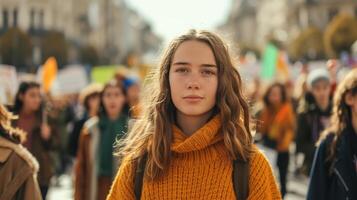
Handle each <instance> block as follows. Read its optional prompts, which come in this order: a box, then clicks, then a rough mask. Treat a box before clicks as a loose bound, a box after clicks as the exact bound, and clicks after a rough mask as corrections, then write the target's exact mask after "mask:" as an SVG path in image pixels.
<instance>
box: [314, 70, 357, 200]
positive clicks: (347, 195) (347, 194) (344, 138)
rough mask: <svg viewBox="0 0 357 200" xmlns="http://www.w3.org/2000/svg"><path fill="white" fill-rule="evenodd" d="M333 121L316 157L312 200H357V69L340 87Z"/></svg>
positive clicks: (335, 99)
mask: <svg viewBox="0 0 357 200" xmlns="http://www.w3.org/2000/svg"><path fill="white" fill-rule="evenodd" d="M331 121H332V123H331V125H330V127H329V128H328V129H327V130H326V131H325V132H324V134H323V135H322V137H321V138H320V144H319V147H318V149H317V151H316V154H315V158H314V162H313V166H312V170H311V179H310V184H309V189H308V195H307V199H308V200H310V199H311V200H320V199H321V200H329V199H331V200H332V199H333V200H335V199H349V200H354V199H357V190H356V186H357V69H354V70H352V71H351V72H350V73H349V74H348V75H347V76H346V77H345V79H344V80H343V81H342V82H341V83H340V85H339V86H338V88H337V90H336V93H335V96H334V107H333V116H332V120H331Z"/></svg>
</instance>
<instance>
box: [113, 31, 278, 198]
mask: <svg viewBox="0 0 357 200" xmlns="http://www.w3.org/2000/svg"><path fill="white" fill-rule="evenodd" d="M148 83H149V85H148V86H147V87H148V88H147V89H146V90H144V91H146V92H147V93H148V94H145V95H144V96H143V97H144V98H145V99H144V100H146V102H143V105H144V106H145V107H144V108H143V113H142V115H141V116H140V118H139V119H138V120H137V122H135V124H134V126H133V127H132V129H131V130H130V132H129V133H128V135H127V136H126V137H125V138H124V139H123V140H121V142H119V144H118V145H117V147H118V150H117V153H118V154H119V158H120V159H123V161H122V162H121V165H120V169H119V170H118V173H117V176H116V178H115V180H114V182H113V185H112V188H111V192H110V194H109V196H108V198H107V199H109V200H114V199H128V200H129V199H162V198H166V199H236V198H237V199H240V200H242V199H268V200H269V199H281V196H280V192H279V190H278V187H277V184H276V182H275V178H274V176H273V172H272V169H271V166H270V165H269V163H268V161H267V159H266V158H265V156H263V154H262V153H261V152H260V151H259V150H258V149H257V148H256V147H255V146H254V145H253V139H252V135H251V132H250V129H249V119H250V116H249V108H248V104H247V102H246V100H245V98H244V97H243V95H242V80H241V77H240V74H239V72H238V71H237V69H236V68H235V67H234V64H233V62H232V60H231V56H230V54H229V49H228V47H227V45H226V44H225V43H224V42H223V40H222V39H221V38H220V37H219V36H218V35H216V34H214V33H212V32H208V31H197V30H190V31H189V32H188V33H187V34H183V35H181V36H179V37H177V38H176V39H174V40H173V41H172V42H171V43H170V45H169V46H168V48H167V50H166V51H165V52H164V54H163V57H162V59H161V63H160V65H159V67H158V68H157V69H156V70H155V72H154V74H153V76H152V79H150V80H149V81H148ZM238 191H239V192H238Z"/></svg>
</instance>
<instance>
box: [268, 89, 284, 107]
mask: <svg viewBox="0 0 357 200" xmlns="http://www.w3.org/2000/svg"><path fill="white" fill-rule="evenodd" d="M281 93H282V91H281V89H280V87H279V86H274V87H272V88H271V90H270V92H269V96H268V100H269V102H270V104H271V105H273V106H277V105H279V104H281V103H282V95H281Z"/></svg>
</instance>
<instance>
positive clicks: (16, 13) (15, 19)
mask: <svg viewBox="0 0 357 200" xmlns="http://www.w3.org/2000/svg"><path fill="white" fill-rule="evenodd" d="M13 15H14V16H13V17H14V20H13V26H14V27H17V16H18V10H17V8H15V10H14V12H13Z"/></svg>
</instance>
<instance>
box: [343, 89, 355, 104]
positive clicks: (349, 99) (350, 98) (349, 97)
mask: <svg viewBox="0 0 357 200" xmlns="http://www.w3.org/2000/svg"><path fill="white" fill-rule="evenodd" d="M353 100H354V98H353V95H352V94H351V92H348V93H347V94H346V96H345V102H346V104H347V105H348V106H352V105H353Z"/></svg>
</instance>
